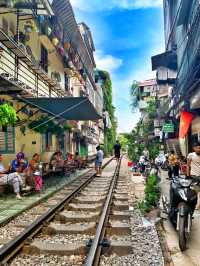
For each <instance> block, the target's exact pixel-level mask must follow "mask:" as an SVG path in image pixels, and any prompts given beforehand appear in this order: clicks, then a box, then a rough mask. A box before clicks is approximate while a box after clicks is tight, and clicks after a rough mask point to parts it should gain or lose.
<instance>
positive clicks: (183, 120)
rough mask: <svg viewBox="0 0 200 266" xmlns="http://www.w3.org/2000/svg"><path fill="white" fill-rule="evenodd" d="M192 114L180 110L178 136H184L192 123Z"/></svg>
mask: <svg viewBox="0 0 200 266" xmlns="http://www.w3.org/2000/svg"><path fill="white" fill-rule="evenodd" d="M192 119H193V114H192V113H189V112H186V111H182V112H181V117H180V128H179V138H184V137H185V136H186V135H187V133H188V130H189V127H190V125H191V123H192Z"/></svg>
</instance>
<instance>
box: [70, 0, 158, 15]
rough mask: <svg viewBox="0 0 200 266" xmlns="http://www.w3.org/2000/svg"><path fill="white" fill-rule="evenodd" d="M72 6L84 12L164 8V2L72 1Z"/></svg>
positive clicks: (119, 0)
mask: <svg viewBox="0 0 200 266" xmlns="http://www.w3.org/2000/svg"><path fill="white" fill-rule="evenodd" d="M70 2H71V4H72V6H73V7H75V8H78V9H80V10H83V11H89V12H92V11H101V10H110V9H114V8H119V9H141V8H158V7H161V6H162V0H109V1H106V0H103V1H102V0H87V1H85V0H71V1H70Z"/></svg>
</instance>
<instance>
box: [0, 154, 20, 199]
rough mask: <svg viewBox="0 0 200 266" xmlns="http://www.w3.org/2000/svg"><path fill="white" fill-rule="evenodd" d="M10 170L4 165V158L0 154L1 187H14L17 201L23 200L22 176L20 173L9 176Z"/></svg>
mask: <svg viewBox="0 0 200 266" xmlns="http://www.w3.org/2000/svg"><path fill="white" fill-rule="evenodd" d="M8 171H9V170H8V169H6V168H5V167H4V165H3V156H2V154H0V185H1V184H2V185H6V184H10V185H12V186H13V190H14V192H15V194H16V198H17V199H21V196H20V187H21V186H22V185H23V182H22V179H21V176H20V175H19V174H18V173H16V172H15V173H11V174H8Z"/></svg>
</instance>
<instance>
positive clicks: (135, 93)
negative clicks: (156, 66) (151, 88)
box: [130, 80, 140, 112]
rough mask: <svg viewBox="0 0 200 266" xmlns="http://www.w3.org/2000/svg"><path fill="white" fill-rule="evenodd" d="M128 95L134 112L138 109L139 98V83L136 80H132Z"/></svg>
mask: <svg viewBox="0 0 200 266" xmlns="http://www.w3.org/2000/svg"><path fill="white" fill-rule="evenodd" d="M130 96H131V107H132V111H133V112H135V110H136V109H138V103H139V99H140V90H139V83H138V81H136V80H134V81H133V84H132V85H131V89H130Z"/></svg>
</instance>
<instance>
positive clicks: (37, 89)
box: [0, 29, 65, 97]
mask: <svg viewBox="0 0 200 266" xmlns="http://www.w3.org/2000/svg"><path fill="white" fill-rule="evenodd" d="M0 46H1V48H0V50H1V55H0V78H1V80H2V81H3V84H4V88H2V86H1V89H0V91H1V92H9V88H10V87H9V86H7V88H6V84H12V87H13V88H14V87H15V90H17V91H20V92H21V93H23V94H25V95H27V96H35V97H40V96H43V97H45V96H46V97H49V96H51V97H62V96H65V91H64V90H61V89H60V87H59V84H58V83H57V82H56V81H55V80H53V79H51V78H50V77H49V76H48V75H47V73H45V72H44V71H43V70H42V69H41V67H40V66H39V65H38V64H37V62H35V60H32V58H31V57H30V56H29V55H28V54H27V53H26V51H25V50H23V48H24V47H21V46H20V45H18V44H17V43H16V42H15V41H14V40H13V39H12V38H11V37H9V36H8V35H7V34H5V33H4V31H3V30H2V29H0ZM17 88H18V89H17ZM12 90H13V89H12ZM10 92H11V90H10Z"/></svg>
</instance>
